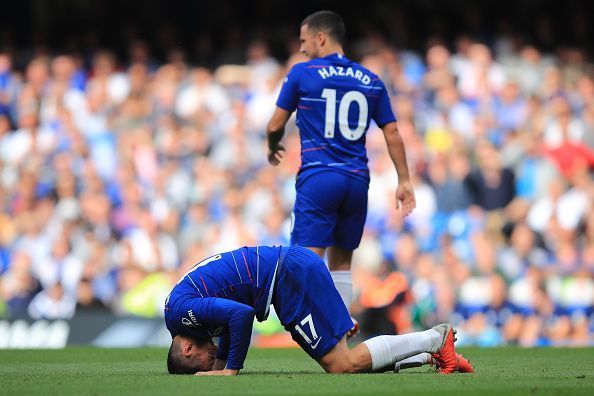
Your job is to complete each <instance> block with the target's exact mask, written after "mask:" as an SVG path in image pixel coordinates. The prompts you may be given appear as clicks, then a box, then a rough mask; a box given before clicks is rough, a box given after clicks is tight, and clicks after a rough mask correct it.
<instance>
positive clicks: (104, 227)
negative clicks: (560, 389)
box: [0, 0, 594, 348]
mask: <svg viewBox="0 0 594 396" xmlns="http://www.w3.org/2000/svg"><path fill="white" fill-rule="evenodd" d="M345 4H346V3H344V2H333V1H316V2H313V1H299V2H280V1H273V0H258V1H251V2H248V1H231V0H219V1H216V2H215V1H192V0H170V1H167V2H165V1H157V0H145V1H136V0H134V1H120V2H111V1H106V2H97V1H88V0H86V1H85V0H61V1H55V2H47V1H43V0H22V1H19V2H15V1H10V2H5V3H4V4H3V5H2V12H1V13H0V208H1V211H0V348H6V347H17V348H18V347H62V346H64V345H66V344H72V343H93V344H95V345H104V346H135V345H147V344H148V345H163V344H167V343H168V340H167V333H166V332H165V330H164V327H163V324H162V319H161V317H162V306H163V301H164V298H165V296H166V295H167V294H168V293H169V291H170V289H171V287H172V285H173V284H174V283H175V282H176V281H177V279H178V278H179V276H180V275H181V274H183V273H185V272H186V271H187V270H188V268H190V267H191V266H192V265H193V264H194V263H195V262H197V261H199V260H200V259H202V258H204V257H206V256H208V255H209V254H211V253H215V252H220V251H225V250H230V249H234V248H237V247H239V246H243V245H255V244H288V242H289V232H290V214H291V210H292V206H293V200H294V196H295V191H294V180H295V174H296V172H297V170H298V167H299V162H300V160H299V136H298V133H297V131H296V128H295V126H294V123H293V124H291V126H290V127H289V128H288V130H287V136H286V137H285V142H286V147H287V148H288V152H287V155H286V159H285V161H284V162H283V163H282V164H281V166H279V167H277V168H273V167H271V166H269V165H268V163H267V161H266V151H265V125H266V122H267V121H268V119H269V117H270V115H271V114H272V112H273V110H274V107H275V101H276V97H277V95H278V91H279V88H280V83H281V82H282V80H283V78H284V76H285V75H286V73H287V71H288V69H289V68H290V67H291V66H292V65H293V64H295V63H296V62H301V61H304V60H305V59H304V58H303V57H302V56H301V55H299V54H298V48H299V42H298V30H299V24H300V21H301V20H302V19H303V18H304V17H305V16H307V15H308V14H310V13H311V12H314V11H317V10H320V9H332V10H334V11H337V12H338V13H339V14H341V15H342V16H343V18H344V20H345V23H346V26H347V45H346V48H345V49H346V52H347V56H348V57H350V58H351V59H354V60H357V61H359V62H361V63H362V64H363V65H364V66H366V67H367V68H369V69H370V70H372V71H373V72H375V73H377V74H378V75H380V76H381V78H382V80H383V81H384V83H385V84H386V86H387V87H388V90H389V92H390V95H391V97H392V103H393V107H394V111H395V114H396V116H397V118H398V120H399V122H398V124H399V129H400V132H401V134H402V136H403V138H404V140H405V144H406V148H407V154H408V160H409V167H410V168H411V170H412V173H413V175H414V176H413V178H414V184H415V188H416V197H417V209H416V210H415V211H414V212H413V214H412V215H411V216H410V217H407V218H406V219H405V220H403V219H402V218H401V217H400V216H399V215H398V213H397V211H396V210H395V208H394V206H395V203H394V191H395V188H396V184H397V177H396V174H395V171H394V170H393V166H392V165H391V162H390V160H389V157H388V154H387V151H386V149H385V143H384V141H383V136H382V134H381V132H380V131H379V130H378V128H377V127H372V128H371V130H370V131H369V133H368V139H367V146H368V151H369V165H370V169H371V185H370V191H369V194H370V199H369V211H368V219H367V223H366V228H365V233H364V237H363V241H362V243H361V247H360V248H359V249H358V250H357V251H356V254H355V258H354V268H353V271H354V281H355V302H354V304H353V306H352V307H351V310H352V312H353V313H354V316H355V317H356V318H358V319H359V321H360V323H361V325H362V329H363V333H364V334H363V336H364V337H366V336H371V335H375V334H377V333H390V334H392V333H398V332H408V331H411V330H413V329H423V328H426V327H428V326H432V325H434V324H436V323H439V322H443V321H452V322H454V323H455V324H456V325H458V326H459V329H460V333H459V342H460V344H463V345H464V344H465V345H469V344H470V345H481V346H494V345H521V346H535V345H594V204H593V202H594V181H593V180H594V178H593V175H594V173H593V170H594V65H593V60H592V59H593V58H592V56H593V55H594V54H593V51H594V27H593V26H592V24H591V21H592V18H593V17H594V3H592V2H589V1H575V0H566V1H562V2H560V1H550V0H548V1H547V0H545V1H543V0H515V1H507V0H503V1H490V0H485V1H481V2H475V3H472V4H469V2H467V1H463V0H449V1H437V0H414V1H413V0H407V1H392V2H384V1H375V0H368V1H365V2H364V3H353V4H351V5H350V6H348V7H347V6H345ZM280 331H282V327H281V326H280V324H279V323H278V322H277V321H274V320H272V321H269V322H267V323H265V324H258V325H257V326H256V328H255V332H254V344H256V345H264V346H274V345H287V343H288V342H289V341H288V340H287V339H286V337H285V336H283V335H278V334H279V332H280Z"/></svg>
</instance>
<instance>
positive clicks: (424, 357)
mask: <svg viewBox="0 0 594 396" xmlns="http://www.w3.org/2000/svg"><path fill="white" fill-rule="evenodd" d="M430 361H431V354H430V353H427V352H423V353H419V354H418V355H415V356H411V357H409V358H406V359H403V360H400V361H398V362H396V367H395V370H396V371H398V370H402V369H406V368H411V367H420V366H422V365H424V364H429V362H430Z"/></svg>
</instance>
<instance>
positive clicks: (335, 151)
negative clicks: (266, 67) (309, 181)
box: [276, 54, 396, 180]
mask: <svg viewBox="0 0 594 396" xmlns="http://www.w3.org/2000/svg"><path fill="white" fill-rule="evenodd" d="M276 105H277V106H278V107H280V108H282V109H284V110H287V111H289V112H293V111H295V110H297V126H298V127H299V133H300V135H301V169H300V171H305V170H307V169H315V168H318V169H319V168H325V169H328V168H332V169H337V170H341V171H344V172H349V173H351V174H354V175H357V176H359V177H362V178H364V179H366V180H369V169H368V167H367V151H366V149H365V134H366V132H367V130H368V128H369V124H370V122H371V120H373V121H374V122H375V123H376V124H377V125H379V126H380V127H382V126H384V125H385V124H387V123H390V122H393V121H396V118H395V117H394V113H393V112H392V107H391V104H390V98H389V96H388V92H387V91H386V87H385V86H384V84H383V83H382V81H381V80H380V79H379V77H378V76H377V75H375V74H373V73H372V72H370V71H369V70H367V69H365V68H364V67H363V66H361V65H359V64H358V63H356V62H353V61H351V60H349V59H348V58H346V57H345V56H344V55H340V54H332V55H328V56H326V57H324V58H318V59H313V60H311V61H309V62H304V63H298V64H296V65H295V66H293V68H292V69H291V71H290V72H289V74H288V76H287V77H286V79H285V82H284V84H283V86H282V89H281V92H280V95H279V98H278V100H277V103H276Z"/></svg>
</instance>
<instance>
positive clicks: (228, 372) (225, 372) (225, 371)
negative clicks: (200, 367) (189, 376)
mask: <svg viewBox="0 0 594 396" xmlns="http://www.w3.org/2000/svg"><path fill="white" fill-rule="evenodd" d="M238 373H239V370H231V369H223V370H212V371H198V372H197V373H196V374H194V375H198V376H202V375H225V376H229V375H237V374H238Z"/></svg>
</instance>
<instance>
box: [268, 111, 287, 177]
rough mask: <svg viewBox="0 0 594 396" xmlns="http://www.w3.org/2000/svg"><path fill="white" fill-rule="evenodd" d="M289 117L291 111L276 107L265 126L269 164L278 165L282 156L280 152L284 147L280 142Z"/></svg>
mask: <svg viewBox="0 0 594 396" xmlns="http://www.w3.org/2000/svg"><path fill="white" fill-rule="evenodd" d="M290 117H291V112H289V111H287V110H285V109H282V108H280V107H277V108H276V110H275V111H274V114H273V115H272V117H271V118H270V121H269V122H268V125H267V126H266V137H267V139H268V162H270V164H271V165H274V166H276V165H278V164H279V163H280V161H281V160H282V158H283V155H282V152H283V151H285V148H284V147H283V146H282V144H280V142H281V140H282V139H283V136H284V135H285V126H286V125H287V121H289V118H290Z"/></svg>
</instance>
